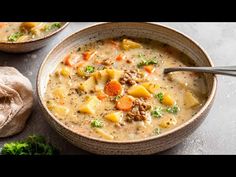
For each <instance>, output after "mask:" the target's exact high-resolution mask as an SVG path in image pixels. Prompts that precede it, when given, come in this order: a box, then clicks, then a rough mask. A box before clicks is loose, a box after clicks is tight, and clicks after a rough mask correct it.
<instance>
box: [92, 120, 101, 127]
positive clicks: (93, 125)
mask: <svg viewBox="0 0 236 177" xmlns="http://www.w3.org/2000/svg"><path fill="white" fill-rule="evenodd" d="M91 126H92V127H97V128H102V127H103V122H102V121H101V120H99V119H94V120H92V122H91Z"/></svg>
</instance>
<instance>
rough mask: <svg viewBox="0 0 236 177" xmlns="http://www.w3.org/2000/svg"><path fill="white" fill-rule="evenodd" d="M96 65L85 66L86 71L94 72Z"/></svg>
mask: <svg viewBox="0 0 236 177" xmlns="http://www.w3.org/2000/svg"><path fill="white" fill-rule="evenodd" d="M94 69H95V68H94V67H93V66H86V68H85V72H87V73H93V72H94Z"/></svg>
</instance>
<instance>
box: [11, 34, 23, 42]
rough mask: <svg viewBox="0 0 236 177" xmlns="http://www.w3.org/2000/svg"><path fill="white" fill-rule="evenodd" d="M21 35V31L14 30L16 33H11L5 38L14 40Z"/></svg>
mask: <svg viewBox="0 0 236 177" xmlns="http://www.w3.org/2000/svg"><path fill="white" fill-rule="evenodd" d="M21 36H23V33H21V32H16V33H13V34H11V35H10V36H8V38H7V39H8V41H11V42H16V41H17V40H18V39H19V38H20V37H21Z"/></svg>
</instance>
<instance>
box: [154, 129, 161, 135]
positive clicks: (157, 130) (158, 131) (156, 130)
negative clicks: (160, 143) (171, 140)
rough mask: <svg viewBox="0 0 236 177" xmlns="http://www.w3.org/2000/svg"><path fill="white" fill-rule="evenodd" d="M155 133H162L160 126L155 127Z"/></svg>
mask: <svg viewBox="0 0 236 177" xmlns="http://www.w3.org/2000/svg"><path fill="white" fill-rule="evenodd" d="M153 133H154V134H155V135H160V133H161V130H160V128H159V127H157V128H155V129H154V130H153Z"/></svg>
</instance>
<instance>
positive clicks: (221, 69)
mask: <svg viewBox="0 0 236 177" xmlns="http://www.w3.org/2000/svg"><path fill="white" fill-rule="evenodd" d="M175 71H192V72H202V73H212V74H222V75H228V76H236V66H216V67H173V68H165V69H164V71H163V72H164V74H167V73H170V72H175Z"/></svg>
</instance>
